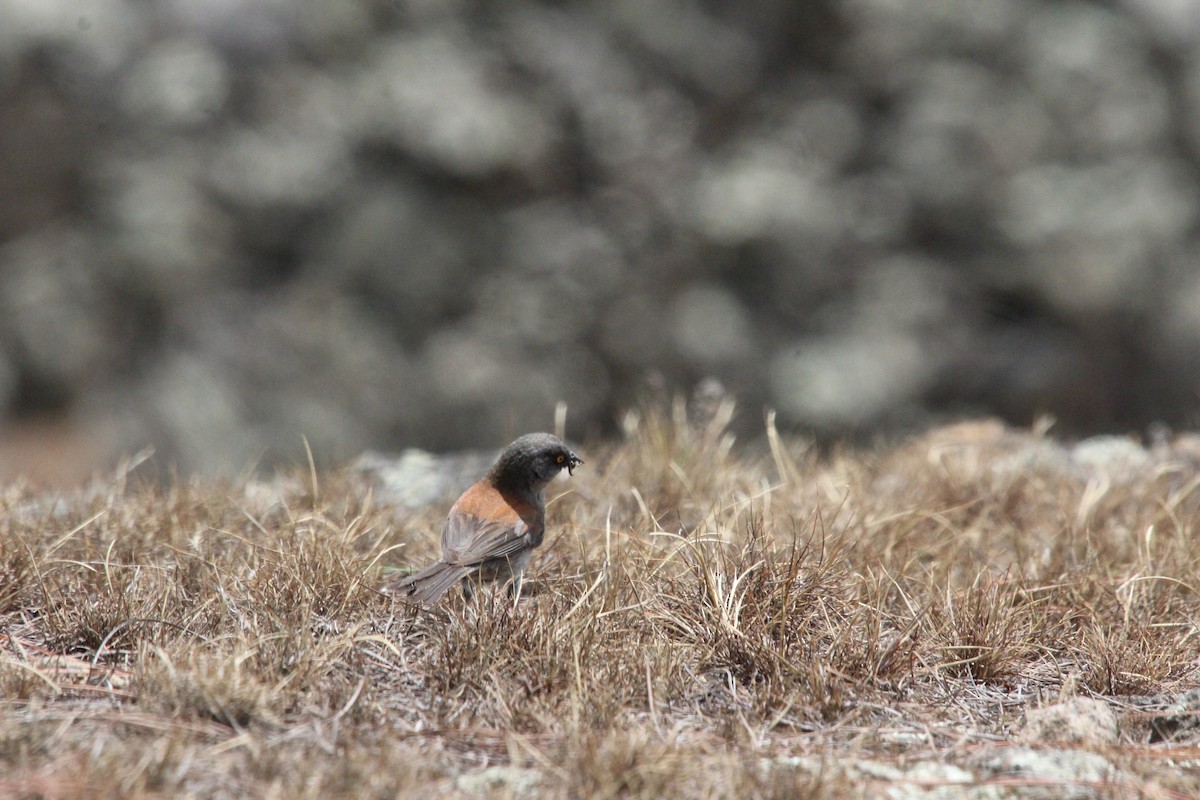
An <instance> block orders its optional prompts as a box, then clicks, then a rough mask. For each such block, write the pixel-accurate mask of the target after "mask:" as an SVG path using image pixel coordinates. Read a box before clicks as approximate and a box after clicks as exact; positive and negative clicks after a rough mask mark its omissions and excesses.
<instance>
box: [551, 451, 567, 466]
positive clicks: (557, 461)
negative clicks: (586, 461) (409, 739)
mask: <svg viewBox="0 0 1200 800" xmlns="http://www.w3.org/2000/svg"><path fill="white" fill-rule="evenodd" d="M566 460H567V457H566V456H564V455H563V454H562V453H559V454H558V455H557V456H555V457H554V463H555V464H561V463H563V462H564V461H566Z"/></svg>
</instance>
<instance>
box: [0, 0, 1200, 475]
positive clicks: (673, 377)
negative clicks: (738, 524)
mask: <svg viewBox="0 0 1200 800" xmlns="http://www.w3.org/2000/svg"><path fill="white" fill-rule="evenodd" d="M1198 203H1200V0H1111V1H1110V2H1071V1H1070V0H1044V1H1043V0H988V2H986V3H975V2H969V1H968V0H942V1H939V2H929V0H842V1H841V2H835V0H806V2H796V0H762V1H761V2H755V3H721V2H700V1H699V0H594V1H593V2H582V1H580V2H558V3H537V2H526V1H524V0H503V1H497V2H484V1H479V2H469V1H468V0H137V1H136V2H135V1H134V0H0V420H3V425H2V427H0V473H2V474H3V475H5V476H11V475H12V474H15V473H17V472H28V473H30V474H33V475H35V476H37V477H41V478H46V479H53V480H70V479H73V478H74V477H76V476H83V475H86V474H87V473H88V472H89V471H90V470H92V469H95V468H97V467H98V466H103V465H105V464H107V463H111V462H112V460H113V459H114V458H115V457H117V456H118V455H120V454H122V453H130V452H133V451H136V450H138V449H139V448H141V447H143V446H145V445H153V446H154V447H155V448H156V451H157V453H158V456H157V460H158V461H159V462H160V463H168V464H173V465H177V466H178V468H179V469H180V470H181V471H183V472H186V473H192V472H199V473H211V472H219V471H230V470H234V471H236V470H242V469H246V468H248V467H250V466H252V465H255V464H257V465H260V466H269V465H271V464H274V463H279V462H295V461H298V460H300V459H302V458H303V453H304V450H303V439H302V437H307V439H308V441H309V442H310V443H311V444H312V448H313V451H314V453H315V454H316V456H317V458H318V460H319V461H320V462H322V463H326V464H333V463H338V462H340V461H342V460H344V459H348V458H351V457H353V456H354V455H356V454H357V453H359V452H361V451H363V450H365V449H369V448H370V449H383V450H398V449H400V448H403V447H407V446H419V447H424V448H430V449H435V450H443V449H454V448H461V447H479V446H489V447H490V446H498V445H501V444H503V443H504V442H505V441H507V439H508V438H509V437H510V436H512V435H515V434H518V433H521V432H524V431H526V430H529V429H546V428H550V427H551V426H552V424H553V409H554V407H555V403H556V402H558V401H560V400H561V401H564V402H565V403H566V404H567V407H568V420H569V424H568V432H569V433H570V434H571V435H572V436H573V437H577V438H583V437H589V436H596V435H603V434H604V433H606V432H611V431H612V430H614V429H615V422H616V419H617V414H618V412H619V411H620V410H621V409H622V408H624V407H627V406H628V405H629V404H630V403H632V402H634V401H635V400H636V398H637V397H638V396H639V395H641V394H644V393H645V392H646V391H648V390H652V391H659V392H666V393H670V392H672V391H675V390H678V391H682V392H685V393H687V392H690V391H691V390H692V387H694V386H695V385H696V384H697V382H699V381H700V380H701V379H703V378H705V377H709V376H711V377H715V378H717V379H719V380H720V381H721V382H722V383H723V384H724V385H725V386H726V387H727V388H728V390H729V391H730V393H731V394H732V395H734V396H735V397H736V398H738V400H739V403H740V407H741V409H742V412H741V416H740V422H739V424H741V425H742V426H743V429H744V431H746V432H747V433H749V434H753V433H756V432H759V431H761V430H762V410H763V409H764V408H766V407H771V408H775V409H778V413H779V420H780V423H781V426H782V427H787V428H788V429H790V430H794V431H803V432H807V433H813V434H816V435H818V436H820V437H825V438H834V437H843V436H864V435H867V436H871V435H875V434H877V433H879V432H887V431H897V430H905V429H911V428H914V427H920V426H922V425H926V424H930V423H931V422H933V421H935V420H938V419H945V418H951V417H957V416H963V415H974V414H996V415H999V416H1001V417H1003V418H1005V419H1007V420H1009V421H1012V422H1014V423H1018V424H1028V423H1030V422H1031V421H1032V420H1033V419H1034V418H1035V417H1036V416H1037V415H1039V414H1044V413H1045V414H1052V415H1053V416H1054V417H1055V418H1056V419H1057V420H1058V423H1057V427H1056V428H1055V430H1056V431H1058V432H1060V433H1061V434H1063V435H1085V434H1090V433H1096V432H1105V431H1109V432H1121V433H1125V432H1132V433H1135V434H1136V433H1144V432H1145V431H1146V430H1147V426H1150V425H1153V424H1155V423H1165V424H1167V425H1170V426H1175V427H1184V426H1189V425H1194V424H1195V423H1196V422H1197V418H1198V416H1200V415H1198V414H1197V407H1198V402H1200V231H1198V228H1197V221H1198V215H1197V211H1198V208H1200V205H1198ZM648 387H649V389H648Z"/></svg>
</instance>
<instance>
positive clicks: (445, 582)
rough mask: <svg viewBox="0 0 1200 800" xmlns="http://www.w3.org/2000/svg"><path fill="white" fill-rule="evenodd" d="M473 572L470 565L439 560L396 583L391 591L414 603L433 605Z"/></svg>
mask: <svg viewBox="0 0 1200 800" xmlns="http://www.w3.org/2000/svg"><path fill="white" fill-rule="evenodd" d="M471 572H472V570H471V568H470V567H456V566H454V565H452V564H447V563H445V562H444V561H439V562H437V563H436V564H434V565H433V566H431V567H426V568H425V569H423V570H421V571H420V572H418V573H416V574H415V575H409V576H408V577H407V578H405V579H404V580H402V581H399V582H398V583H396V584H394V585H393V586H392V587H391V593H392V594H394V595H396V596H398V597H401V598H404V599H405V600H409V601H411V602H414V603H424V604H426V605H432V604H433V603H436V602H437V601H438V600H440V599H441V597H442V595H444V594H445V593H446V592H448V591H450V588H451V587H452V586H454V584H456V583H458V582H459V581H461V580H462V579H463V578H465V577H467V576H468V575H470V574H471Z"/></svg>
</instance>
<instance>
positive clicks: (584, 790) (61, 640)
mask: <svg viewBox="0 0 1200 800" xmlns="http://www.w3.org/2000/svg"><path fill="white" fill-rule="evenodd" d="M730 414H731V409H730V407H729V405H728V403H719V404H717V405H716V406H714V407H711V408H709V409H707V410H698V409H692V410H691V411H690V412H689V410H688V409H686V408H685V407H684V406H683V405H682V404H678V405H676V406H675V407H674V408H673V409H665V410H664V409H646V410H640V411H634V412H630V413H628V414H626V415H625V416H624V417H623V419H624V427H623V438H622V439H621V440H620V441H617V442H613V443H607V444H606V443H602V442H599V441H592V442H582V443H580V444H579V445H578V449H579V451H580V452H581V453H582V454H583V455H584V457H585V458H586V459H587V464H586V465H585V466H584V468H581V469H580V470H577V471H576V473H575V475H574V476H573V477H572V478H570V479H569V480H568V479H565V478H564V479H563V480H562V481H560V482H556V483H555V484H553V485H552V487H551V489H550V491H549V493H548V494H549V496H550V498H551V502H550V507H549V510H550V535H549V537H548V539H547V543H546V544H545V545H544V546H543V548H541V549H540V550H539V551H538V553H537V554H536V555H535V557H534V559H533V562H532V564H531V567H530V573H529V574H530V580H529V581H528V583H527V587H526V588H527V592H526V594H525V595H524V596H523V597H522V599H521V600H520V602H519V604H517V605H516V606H513V605H512V604H511V603H509V602H507V601H506V600H505V599H504V596H503V595H502V594H500V595H483V596H482V597H480V598H479V599H477V600H476V601H473V602H471V603H468V602H466V601H464V599H463V598H462V597H461V596H460V595H459V594H458V593H457V592H455V593H452V595H451V596H449V597H448V598H447V599H446V600H445V601H444V602H443V603H442V604H441V605H440V606H438V607H437V608H434V609H412V608H409V607H406V606H403V605H402V604H399V603H398V602H397V601H395V600H394V599H392V598H390V597H386V596H384V595H382V594H380V593H379V591H378V589H379V587H380V586H382V585H383V584H384V582H385V581H386V580H387V578H388V577H389V576H392V575H394V574H396V573H397V572H402V571H407V570H410V569H414V568H418V567H420V566H421V565H423V564H425V563H427V562H428V561H429V560H430V559H431V558H432V557H433V556H434V553H435V552H436V548H437V531H438V527H439V524H440V520H441V519H442V518H443V516H444V514H445V512H446V508H447V506H448V504H449V502H450V501H451V499H452V498H453V497H454V495H455V494H456V493H457V492H458V491H459V490H460V489H461V488H462V487H463V486H464V485H465V484H466V483H468V482H470V481H471V480H472V479H473V478H474V477H475V476H476V475H477V474H478V470H479V468H480V464H481V463H486V461H487V456H486V455H484V456H476V455H467V456H463V457H455V458H453V459H440V458H436V457H433V456H430V455H428V454H422V453H419V452H415V451H414V452H409V453H406V454H404V455H403V456H399V457H395V458H392V457H387V456H381V455H374V456H369V457H364V458H363V459H360V460H359V461H357V462H356V463H355V464H354V465H352V466H350V467H348V468H346V469H344V470H341V471H338V472H333V473H325V472H321V471H317V470H308V469H301V470H295V471H287V472H283V473H280V475H279V476H278V477H277V478H275V479H272V480H252V481H246V480H244V479H242V480H238V481H226V482H212V481H192V482H176V483H173V484H169V485H165V486H164V485H161V484H158V483H147V482H145V481H142V480H139V478H138V475H139V470H141V469H144V468H145V465H140V464H139V463H138V462H136V461H131V462H128V463H127V464H126V465H125V466H124V467H123V469H122V471H121V472H120V473H119V474H117V475H116V476H110V477H108V478H105V479H104V480H101V481H97V482H96V483H94V484H93V485H92V486H91V488H90V489H88V490H86V491H80V492H74V493H71V492H68V493H59V494H46V493H42V492H38V491H34V490H32V489H30V488H28V487H25V488H23V487H21V486H19V485H12V486H8V487H7V488H6V489H5V491H4V495H3V513H0V570H2V571H0V688H2V690H3V691H2V695H0V696H2V699H0V703H2V708H0V796H12V797H30V796H37V797H44V798H63V800H67V799H69V798H77V797H78V798H82V797H89V798H90V797H96V796H97V795H102V796H122V797H130V798H151V797H162V796H172V797H178V796H203V797H245V796H263V797H268V796H288V797H295V798H304V797H330V796H355V797H380V798H382V797H389V798H391V797H428V796H430V795H431V794H436V795H438V796H457V797H473V796H489V797H494V796H521V797H560V798H569V797H618V796H620V797H644V798H656V799H661V798H673V797H680V798H683V797H697V796H706V797H730V798H733V797H737V798H746V797H794V796H806V797H816V798H851V797H863V796H869V797H889V798H978V800H983V799H984V798H988V799H989V800H990V799H992V798H1021V799H1022V800H1024V799H1025V798H1066V797H1070V798H1130V797H1146V798H1185V797H1194V796H1196V795H1197V794H1198V793H1200V747H1198V744H1200V725H1198V724H1197V719H1198V718H1200V700H1198V695H1197V686H1198V685H1200V637H1198V636H1197V635H1196V634H1197V631H1196V624H1197V623H1196V620H1197V619H1200V599H1198V597H1200V595H1198V593H1197V587H1196V577H1195V576H1196V574H1197V566H1198V564H1197V559H1198V558H1200V555H1197V554H1200V547H1198V546H1197V542H1196V531H1197V523H1198V522H1200V495H1198V494H1197V489H1198V487H1200V478H1198V477H1197V474H1198V467H1200V439H1198V438H1197V437H1196V436H1194V435H1190V434H1189V435H1178V436H1173V437H1164V438H1163V439H1162V440H1161V441H1159V442H1156V443H1153V444H1152V445H1151V446H1143V445H1142V444H1140V443H1138V442H1136V441H1134V440H1130V439H1125V438H1099V439H1091V440H1086V441H1083V442H1080V443H1078V444H1066V443H1063V442H1061V441H1059V440H1057V439H1055V438H1054V437H1053V435H1052V430H1051V431H1046V430H1041V429H1039V430H1034V431H1029V430H1019V429H1013V428H1010V427H1007V426H1005V425H1003V424H1002V423H999V422H995V421H980V422H973V423H964V424H960V425H956V426H952V427H944V428H938V429H934V430H932V431H929V432H927V433H925V434H923V435H921V436H918V437H915V438H913V439H910V440H908V441H906V442H904V443H902V444H899V445H897V446H894V447H879V448H850V447H846V448H838V449H835V450H834V451H831V452H828V453H825V454H823V455H822V454H819V453H818V451H817V449H816V448H815V447H814V446H813V445H812V443H811V442H810V441H807V440H798V439H792V438H789V437H785V436H780V435H778V434H777V432H776V431H775V429H774V428H773V427H768V429H767V431H766V436H765V437H764V441H765V442H766V444H765V445H764V446H763V447H762V449H761V450H760V449H757V448H756V447H754V446H739V445H738V444H737V443H736V442H735V441H733V440H732V438H731V436H730V435H729V433H728V427H727V424H728V422H729V419H730Z"/></svg>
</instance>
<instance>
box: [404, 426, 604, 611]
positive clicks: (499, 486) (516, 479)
mask: <svg viewBox="0 0 1200 800" xmlns="http://www.w3.org/2000/svg"><path fill="white" fill-rule="evenodd" d="M582 463H583V459H582V458H580V457H579V456H577V455H575V453H574V452H572V451H571V449H570V448H569V447H567V445H565V444H564V443H563V442H562V440H561V439H559V438H558V437H557V436H554V435H552V434H549V433H527V434H525V435H524V436H521V437H520V438H518V439H517V440H516V441H514V442H513V443H512V444H510V445H509V446H508V447H506V448H504V450H503V451H502V452H501V453H500V455H499V456H498V457H497V458H496V461H495V463H494V464H492V467H491V469H489V470H488V472H487V474H486V475H484V476H483V477H482V478H480V479H479V480H478V481H477V482H476V483H474V484H473V485H472V486H471V487H470V488H468V489H467V490H466V491H465V492H463V493H462V495H461V496H460V497H459V498H458V500H457V501H455V503H454V505H453V506H452V507H451V508H450V513H449V514H448V515H447V516H446V524H445V525H444V526H443V527H442V557H441V559H440V560H439V561H437V562H436V563H434V564H432V565H431V566H428V567H426V568H425V569H423V570H421V571H420V572H417V573H415V574H413V575H409V576H407V577H405V578H404V579H402V580H400V581H398V582H397V583H395V584H394V585H393V586H392V587H391V588H390V593H391V594H393V595H395V596H397V597H400V598H401V599H403V600H406V601H409V602H413V603H418V604H423V605H433V604H434V603H436V602H437V601H438V600H440V599H441V598H442V596H443V595H444V594H445V593H446V592H447V591H449V590H450V588H451V587H453V586H454V584H456V583H459V582H461V583H462V587H463V594H464V595H465V596H466V598H467V599H468V600H469V599H470V598H471V597H472V595H473V594H474V592H473V584H475V583H482V582H485V581H487V582H494V581H504V582H507V584H508V593H509V596H510V597H512V599H513V601H514V602H515V601H516V600H517V599H519V598H520V595H521V575H522V573H523V572H524V571H525V567H526V565H527V564H528V563H529V557H530V556H531V555H532V553H533V549H534V548H535V547H537V546H538V545H540V544H541V543H542V539H543V538H544V537H545V534H546V499H545V497H544V496H543V494H542V492H543V490H544V489H545V488H546V485H547V484H548V483H550V481H552V480H553V479H554V478H556V477H557V476H558V474H559V473H560V472H561V471H562V470H564V469H565V470H567V474H569V475H573V474H574V473H575V468H576V467H577V466H579V465H580V464H582Z"/></svg>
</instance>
